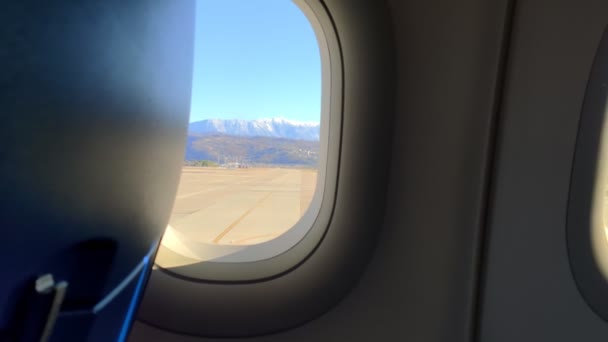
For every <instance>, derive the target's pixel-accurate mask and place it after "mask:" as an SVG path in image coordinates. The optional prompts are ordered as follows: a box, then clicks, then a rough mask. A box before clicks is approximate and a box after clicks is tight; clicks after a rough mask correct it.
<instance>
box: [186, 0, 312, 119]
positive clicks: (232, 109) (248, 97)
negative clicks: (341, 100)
mask: <svg viewBox="0 0 608 342" xmlns="http://www.w3.org/2000/svg"><path fill="white" fill-rule="evenodd" d="M195 39H196V41H195V53H194V78H193V84H192V106H191V110H190V122H193V121H199V120H203V119H212V118H219V119H235V118H239V119H248V120H249V119H258V118H271V117H284V118H287V119H290V120H298V121H313V122H318V121H319V116H320V108H321V61H320V56H319V46H318V43H317V40H316V37H315V34H314V31H313V29H312V27H311V26H310V23H309V22H308V19H307V18H306V16H305V15H304V13H302V11H301V10H300V9H299V8H298V7H297V6H296V5H295V4H294V3H292V2H291V1H289V0H198V1H197V9H196V34H195Z"/></svg>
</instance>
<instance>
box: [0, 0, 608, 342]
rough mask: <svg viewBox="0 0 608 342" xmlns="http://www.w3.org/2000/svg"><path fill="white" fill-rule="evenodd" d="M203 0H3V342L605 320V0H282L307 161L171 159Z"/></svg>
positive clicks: (501, 339) (365, 333)
mask: <svg viewBox="0 0 608 342" xmlns="http://www.w3.org/2000/svg"><path fill="white" fill-rule="evenodd" d="M197 1H202V0H180V1H162V2H153V1H140V0H135V1H115V0H106V1H93V0H83V1H78V2H74V1H67V0H56V1H46V2H42V1H33V0H23V1H4V2H1V3H0V67H1V72H0V105H1V107H0V108H1V109H0V119H1V121H2V122H0V195H1V197H0V227H1V232H2V238H0V244H1V246H0V259H1V260H2V261H3V262H2V267H0V342H34V341H36V342H47V341H48V342H81V341H82V342H98V341H99V342H108V341H120V342H123V341H129V342H144V341H161V342H162V341H171V342H173V341H175V342H207V341H209V342H211V341H252V342H278V341H290V342H292V341H293V342H304V341H307V342H309V341H319V342H326V341H353V342H358V341H412V342H413V341H416V342H514V341H517V342H538V341H547V342H571V341H583V342H595V341H598V342H599V341H607V340H608V188H607V187H606V185H607V184H608V120H607V118H608V1H605V0H576V1H574V0H552V1H548V0H494V1H484V0H462V1H448V0H427V1H411V0H374V1H372V0H350V1H342V0H292V1H290V3H292V4H293V6H296V8H297V9H298V10H299V11H301V14H302V15H303V16H304V17H305V18H306V20H307V21H308V22H309V23H310V26H311V30H312V31H311V32H314V36H315V37H316V39H317V42H318V45H319V53H318V55H319V59H320V66H321V71H320V75H321V76H320V77H321V100H320V106H321V116H320V131H319V132H320V133H319V136H320V138H319V142H318V151H319V152H318V158H319V159H318V170H317V169H315V171H314V172H315V173H314V177H316V178H312V177H313V176H311V173H310V172H312V171H310V170H308V169H307V170H304V168H302V170H304V171H302V170H300V169H296V168H290V167H287V166H281V168H276V170H275V169H272V170H270V171H266V169H263V170H262V168H258V169H260V170H261V171H260V170H258V169H256V168H255V167H249V165H245V164H244V163H243V162H241V163H240V164H239V163H236V162H231V163H225V164H226V167H225V168H221V167H216V168H211V167H207V168H206V167H200V168H196V167H191V168H190V169H187V170H190V171H189V172H190V173H188V174H186V173H182V167H183V163H184V153H185V152H184V151H186V150H187V149H188V148H191V147H192V146H194V147H197V146H198V147H197V148H199V147H200V146H199V145H196V146H195V143H193V141H195V140H192V139H195V138H196V139H202V138H201V137H204V136H202V135H201V136H195V137H194V138H192V136H191V135H189V131H188V130H189V125H190V122H189V120H191V119H190V118H189V115H190V108H191V98H192V96H193V95H192V94H193V86H192V84H193V72H194V69H195V67H194V63H195V62H196V58H202V59H204V56H203V57H200V56H197V55H196V54H195V32H196V29H195V27H196V20H197V10H196V8H197ZM222 1H224V0H222ZM242 1H243V2H249V1H251V2H250V3H249V5H251V3H253V1H254V0H242ZM256 1H257V2H258V3H260V2H264V1H270V0H256ZM275 2H276V1H275ZM252 6H254V5H252ZM252 15H259V14H254V13H252ZM233 20H234V21H232V22H230V21H228V22H227V24H226V25H236V21H237V20H238V18H237V19H234V18H233ZM266 24H267V25H270V26H271V27H272V23H266ZM275 30H276V32H280V31H281V30H282V28H281V27H276V28H275ZM237 48H238V46H237ZM243 58H244V59H246V57H243ZM260 77H263V75H260ZM235 102H238V99H235ZM201 141H202V140H201ZM239 141H240V140H239ZM247 141H249V140H247ZM251 141H253V140H251ZM272 141H273V142H275V143H276V142H278V141H279V140H272ZM280 141H281V142H283V140H280ZM276 144H278V143H276ZM285 144H287V143H285ZM302 144H303V143H302ZM309 145H310V144H309ZM309 145H306V146H309ZM214 146H215V145H214ZM281 146H282V145H281ZM290 146H291V145H290ZM298 146H303V145H298ZM310 146H312V145H310ZM314 146H317V145H314ZM194 147H192V148H194ZM203 147H204V146H203ZM274 147H275V148H276V149H278V148H279V146H278V145H275V146H274ZM200 148H202V147H200ZM314 148H317V147H314ZM300 151H301V150H300ZM314 151H317V150H314ZM314 151H313V152H314ZM313 152H310V151H306V157H307V158H308V157H310V156H311V155H313V156H316V155H317V154H315V153H317V152H314V153H313ZM311 153H312V154H311ZM315 158H316V157H315ZM219 159H220V158H219V157H218V164H222V163H221V162H219ZM208 164H209V165H211V163H208ZM235 165H236V166H235ZM315 165H317V164H315ZM220 166H222V165H220ZM245 166H247V168H245ZM264 167H266V166H264ZM184 170H185V169H184ZM191 170H195V171H191ZM196 172H198V173H196ZM255 172H259V174H260V176H258V174H257V173H255ZM263 172H265V173H263ZM306 172H308V173H306ZM199 174H200V175H199ZM275 174H276V176H275ZM236 175H243V176H239V177H242V178H238V179H239V182H240V183H239V184H237V185H238V186H243V187H244V186H248V188H247V189H248V190H247V191H249V192H247V193H245V194H236V195H234V196H237V195H238V196H241V197H238V198H239V199H238V201H236V200H235V201H236V202H234V203H237V204H238V205H241V204H243V203H244V204H243V209H242V211H243V214H240V212H238V213H237V212H236V209H234V210H230V209H222V208H223V207H220V205H223V204H222V203H223V202H221V201H222V198H223V197H221V196H225V197H226V196H228V195H227V194H228V191H229V190H230V191H233V190H234V191H237V190H235V189H237V187H236V185H227V186H226V187H225V188H220V187H222V186H224V185H223V184H224V183H221V182H224V179H228V178H230V177H233V178H235V179H236V177H237V176H236ZM188 177H191V178H188ZM194 177H202V178H200V179H199V178H196V179H195V178H194ZM204 177H216V178H213V179H214V180H213V182H211V181H209V183H205V182H207V181H206V180H205V179H204ZM222 177H223V178H222ZM247 177H249V178H247ZM255 177H258V178H255ZM262 177H266V178H267V179H268V183H264V184H258V183H255V182H254V180H256V179H262ZM272 177H275V178H272ZM306 177H308V178H306ZM266 178H265V179H266ZM208 179H211V178H208ZM215 179H217V180H215ZM230 179H232V178H230ZM310 179H316V181H315V183H314V184H313V183H311V182H313V181H312V180H310ZM185 181H188V182H190V183H191V184H195V183H196V182H199V183H196V184H199V185H197V186H199V189H200V191H199V190H197V191H199V192H201V193H204V194H216V195H206V196H207V197H205V199H204V201H207V202H205V205H208V208H211V209H208V210H207V211H206V212H205V213H207V212H211V213H212V214H213V213H216V214H217V215H219V213H225V214H226V215H233V216H235V217H236V216H238V217H237V218H236V219H233V218H231V219H230V222H231V223H230V222H229V223H230V224H229V225H227V228H225V229H224V228H223V226H222V229H223V230H221V233H219V235H218V234H216V235H213V236H211V237H210V238H209V239H210V240H211V239H215V240H214V241H215V242H218V241H220V242H221V241H227V242H226V243H224V244H222V243H215V244H213V243H210V242H208V241H207V240H205V241H203V240H202V237H201V238H200V239H199V240H196V239H195V238H191V237H190V235H187V234H186V232H189V230H188V231H187V229H186V228H183V227H185V226H184V225H185V223H183V222H186V221H185V219H183V218H181V217H178V218H176V217H177V216H176V214H175V213H174V212H172V210H176V209H175V208H177V206H178V204H177V202H175V201H176V198H183V202H180V204H179V205H180V206H182V205H183V206H184V208H185V209H184V212H186V211H188V210H190V209H189V208H190V207H189V206H192V208H194V206H195V205H202V204H201V203H202V202H201V201H203V200H200V201H199V200H198V197H196V196H199V195H198V192H197V193H194V192H193V193H192V194H190V193H186V194H185V195H184V194H182V192H181V191H183V190H182V185H181V184H182V183H180V182H185ZM305 181H306V182H308V183H306V184H308V185H307V186H308V188H306V189H309V190H307V191H308V192H309V194H307V195H306V196H309V197H310V198H308V199H307V201H309V202H310V206H309V207H308V209H306V208H305V207H304V206H303V204H301V203H303V202H302V201H304V200H303V199H302V198H304V197H302V196H304V195H302V194H301V193H300V192H297V191H299V190H297V189H300V188H297V189H296V187H301V188H304V185H301V184H304V182H305ZM252 182H253V183H252ZM254 183H255V184H254ZM200 184H202V185H200ZM310 184H313V185H314V186H313V185H310ZM281 187H283V188H287V187H289V188H288V190H281V189H283V188H281ZM239 189H240V188H239ZM252 189H253V190H252ZM276 189H279V190H276ZM294 189H296V190H297V191H296V190H294ZM292 190H293V191H292ZM220 191H225V193H220ZM239 191H240V190H239ZM313 192H314V194H313ZM292 193H295V195H293V197H289V196H292V195H291V194H292ZM230 196H232V195H230ZM273 196H274V197H273ZM281 196H282V197H281ZM297 196H300V197H297ZM226 198H227V197H226ZM234 198H237V197H234ZM186 200H188V201H189V202H187V201H186ZM264 201H266V202H264ZM249 203H254V204H255V205H256V207H255V208H256V209H255V210H259V211H258V213H262V210H266V209H267V208H270V209H268V210H275V211H274V212H272V211H270V212H272V213H273V214H270V216H271V217H270V219H271V220H272V219H273V218H276V220H279V219H280V220H284V221H285V222H288V220H287V219H288V218H289V219H290V218H291V217H292V216H293V215H296V216H293V217H296V220H297V223H295V224H293V227H291V224H290V225H289V227H285V229H286V230H285V232H281V233H280V234H278V233H276V234H274V235H272V238H270V237H269V238H267V240H264V241H262V242H259V243H258V242H256V243H251V244H246V243H240V242H238V241H240V240H239V239H245V237H243V236H244V235H238V234H237V233H239V231H238V229H241V228H239V227H240V226H238V224H241V225H244V224H254V223H255V222H257V221H255V220H254V219H257V218H256V217H258V216H260V217H261V216H264V215H265V216H264V217H266V218H268V215H267V214H264V215H262V214H259V215H258V216H255V215H256V212H255V210H254V209H253V207H251V208H249V207H246V206H245V205H249ZM281 203H284V205H285V206H287V204H289V203H295V204H294V206H299V207H298V210H297V212H296V211H293V212H294V213H295V214H293V215H292V216H289V217H287V216H286V215H288V214H289V215H291V213H292V211H287V209H285V213H282V212H281V213H279V211H278V209H276V208H277V206H278V205H280V204H281ZM306 203H308V202H306ZM180 208H181V207H180ZM214 208H215V209H214ZM273 208H274V209H273ZM290 208H291V207H290ZM180 210H181V209H180ZM239 210H241V209H239ZM290 210H291V209H290ZM294 210H295V209H294ZM191 211H194V209H192V210H191ZM199 214H200V213H199ZM184 215H185V214H184ZM201 215H202V214H201ZM205 215H207V214H205ZM239 215H240V216H239ZM281 215H283V216H281ZM184 217H186V216H184ZM201 217H202V216H201ZM205 217H207V216H205ZM231 217H232V216H231ZM284 217H287V218H285V219H284ZM178 219H181V220H182V221H178ZM206 220H207V219H206ZM214 220H216V219H215V218H209V219H208V222H216V221H214ZM174 221H175V222H177V223H176V224H174V223H173V222H174ZM217 222H219V219H217ZM210 224H211V223H210ZM168 225H169V227H168ZM235 227H236V228H235ZM261 229H262V228H261ZM195 233H196V234H203V232H198V231H195V232H194V233H192V234H195ZM163 234H164V235H163ZM214 234H215V233H214ZM239 234H240V233H239ZM243 234H244V233H243ZM260 234H261V233H260ZM264 234H266V233H264ZM201 236H202V235H201ZM268 236H271V235H268ZM222 239H223V240H222ZM235 241H236V242H235ZM243 241H244V240H243ZM239 243H240V244H239Z"/></svg>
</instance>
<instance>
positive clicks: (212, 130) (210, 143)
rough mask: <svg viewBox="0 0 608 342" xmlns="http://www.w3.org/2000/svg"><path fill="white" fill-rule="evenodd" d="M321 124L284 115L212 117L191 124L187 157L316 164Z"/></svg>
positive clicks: (295, 164)
mask: <svg viewBox="0 0 608 342" xmlns="http://www.w3.org/2000/svg"><path fill="white" fill-rule="evenodd" d="M318 159H319V124H318V123H307V122H298V121H291V120H287V119H283V118H274V119H258V120H239V119H233V120H220V119H210V120H202V121H197V122H192V123H190V125H189V130H188V140H187V144H186V155H185V160H186V161H195V160H209V161H212V162H217V163H218V164H227V163H245V164H248V165H283V166H285V165H290V166H305V167H316V166H317V163H318Z"/></svg>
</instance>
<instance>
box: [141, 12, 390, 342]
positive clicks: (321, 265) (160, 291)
mask: <svg viewBox="0 0 608 342" xmlns="http://www.w3.org/2000/svg"><path fill="white" fill-rule="evenodd" d="M295 2H296V3H297V4H298V5H300V4H304V5H306V6H309V7H310V9H311V10H312V11H313V13H314V14H315V15H316V16H317V17H318V18H319V21H320V22H321V24H322V25H323V28H324V30H326V31H325V32H327V30H331V32H333V34H335V38H336V40H335V43H336V47H335V48H336V49H339V52H340V55H341V61H340V63H339V64H338V67H337V68H339V70H340V71H341V73H342V82H341V84H340V86H341V91H340V92H338V93H339V100H340V101H341V102H342V111H341V113H342V112H343V113H344V114H343V115H342V122H341V125H340V126H341V127H340V128H341V135H340V137H339V138H340V139H339V144H338V146H335V148H336V149H337V151H338V152H339V154H338V155H336V156H335V157H334V158H332V156H331V155H330V156H329V159H335V161H336V162H339V164H340V167H339V168H338V170H337V172H338V175H337V177H336V179H335V180H336V182H337V183H336V187H335V194H334V196H335V201H334V202H333V203H332V205H331V220H330V221H329V223H328V225H327V226H326V227H323V230H324V233H323V236H322V239H320V241H319V242H318V244H316V245H315V246H314V248H313V249H312V250H310V252H309V253H308V254H305V253H303V254H297V253H291V252H292V251H293V250H294V249H296V248H301V247H300V246H304V244H302V243H301V244H298V245H296V246H294V248H292V249H290V250H289V251H288V252H287V253H283V254H281V255H279V256H277V257H275V258H271V259H267V260H262V261H257V262H251V263H223V264H220V263H215V265H216V266H218V267H217V269H216V270H213V271H215V272H218V274H217V276H218V277H217V279H218V280H209V279H208V278H207V279H203V278H206V277H203V276H205V275H201V276H199V275H198V274H195V276H196V277H197V279H195V278H190V277H184V276H181V275H179V274H177V273H168V272H166V271H163V270H161V269H160V268H159V267H158V266H156V267H155V268H154V269H153V271H152V275H151V278H150V281H149V282H148V284H147V288H146V292H145V295H144V299H143V301H142V303H141V306H140V308H139V316H138V320H139V321H140V322H142V323H144V324H147V325H150V326H154V327H156V328H159V329H163V330H167V331H172V332H175V333H179V334H186V335H192V336H212V337H239V336H248V337H250V336H256V335H262V334H268V333H273V332H277V331H281V330H284V329H289V328H293V327H295V326H298V325H300V324H303V323H305V322H307V321H309V320H311V319H313V318H315V317H317V316H319V315H321V314H323V313H324V312H326V311H328V310H329V309H330V308H331V307H332V306H334V305H335V304H337V303H338V302H339V301H340V300H341V299H342V298H343V297H344V296H345V295H346V294H347V293H348V292H349V291H350V290H351V289H352V287H353V286H354V284H356V282H357V281H358V279H359V278H360V276H361V274H362V273H363V271H364V270H365V268H366V265H367V263H368V262H369V259H370V257H371V255H372V252H373V250H374V248H375V245H376V238H377V236H378V234H379V232H380V229H379V228H380V227H381V226H382V222H383V218H384V214H385V209H386V205H385V201H386V193H387V190H388V175H389V168H390V160H391V154H392V150H391V142H392V141H391V139H392V138H391V137H392V136H393V134H392V129H393V125H392V121H393V117H394V105H395V101H394V92H395V84H394V82H395V77H396V75H395V64H394V58H395V51H394V45H393V35H392V26H391V20H390V11H389V10H388V8H387V7H386V6H387V4H386V3H385V2H370V1H365V0H354V1H349V2H344V1H341V0H323V1H321V0H297V1H295ZM323 18H325V19H323ZM326 34H327V33H326ZM330 51H331V52H332V53H335V52H337V51H335V50H331V47H330ZM332 87H334V84H333V83H332ZM332 91H335V89H332ZM330 148H331V146H330ZM338 159H339V160H338ZM372 165H373V167H371V166H372ZM356 166H360V167H356ZM323 205H324V206H325V205H327V204H326V203H323ZM303 242H305V240H303ZM263 264H265V266H264V265H263ZM287 265H293V266H292V267H291V268H288V267H286V266H287ZM220 266H221V267H220ZM236 267H242V268H241V270H243V271H244V272H250V273H248V274H255V273H256V272H258V270H259V271H260V272H262V273H264V272H268V273H266V274H267V275H269V276H268V277H265V278H253V279H250V280H247V279H244V280H230V281H222V280H219V279H222V276H223V275H226V277H224V279H230V278H229V277H230V276H231V275H234V273H231V272H234V270H235V269H234V268H236ZM263 267H268V268H266V269H263ZM231 268H232V269H231ZM245 268H250V269H252V270H246V269H245Z"/></svg>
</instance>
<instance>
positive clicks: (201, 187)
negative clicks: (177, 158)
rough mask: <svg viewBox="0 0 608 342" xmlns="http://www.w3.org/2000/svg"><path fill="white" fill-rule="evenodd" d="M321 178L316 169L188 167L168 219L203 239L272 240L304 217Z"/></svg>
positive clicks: (236, 242)
mask: <svg viewBox="0 0 608 342" xmlns="http://www.w3.org/2000/svg"><path fill="white" fill-rule="evenodd" d="M316 182H317V171H316V170H312V169H290V168H248V169H223V168H203V167H184V168H183V170H182V176H181V180H180V184H179V189H178V193H177V196H176V199H175V204H174V207H173V212H172V214H171V219H170V222H169V224H170V225H171V226H172V227H173V228H174V229H176V230H177V231H179V232H181V233H184V234H186V235H187V236H188V237H189V238H192V239H194V240H198V241H202V242H208V243H215V244H227V245H249V244H255V243H260V242H263V241H267V240H270V239H272V238H274V237H277V236H278V235H280V234H282V233H283V232H285V231H286V230H288V229H289V228H291V227H292V226H293V225H294V224H295V223H296V222H297V221H298V220H299V219H300V217H302V215H303V213H304V212H305V211H306V209H307V208H308V206H309V204H310V201H311V199H312V196H313V193H314V190H315V185H316Z"/></svg>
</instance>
